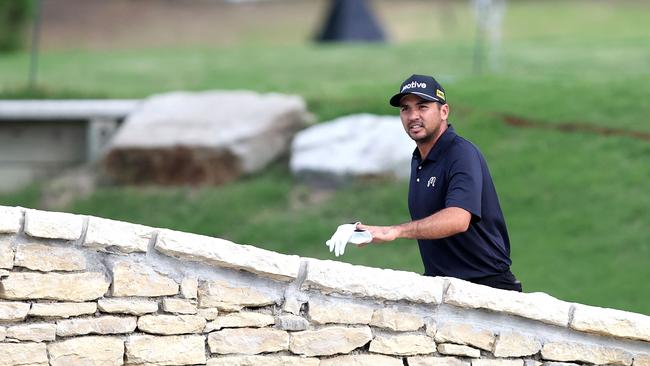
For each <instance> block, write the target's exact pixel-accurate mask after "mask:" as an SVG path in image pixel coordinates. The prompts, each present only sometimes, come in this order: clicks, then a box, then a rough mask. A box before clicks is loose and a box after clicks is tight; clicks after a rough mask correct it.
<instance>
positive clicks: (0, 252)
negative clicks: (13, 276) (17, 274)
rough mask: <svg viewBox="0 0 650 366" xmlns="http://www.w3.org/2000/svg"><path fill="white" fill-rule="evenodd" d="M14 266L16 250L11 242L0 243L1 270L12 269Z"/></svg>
mask: <svg viewBox="0 0 650 366" xmlns="http://www.w3.org/2000/svg"><path fill="white" fill-rule="evenodd" d="M13 266H14V250H13V248H12V247H11V243H9V242H0V268H6V269H11V268H13Z"/></svg>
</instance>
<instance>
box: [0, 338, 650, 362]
mask: <svg viewBox="0 0 650 366" xmlns="http://www.w3.org/2000/svg"><path fill="white" fill-rule="evenodd" d="M0 338H2V337H0ZM648 352H650V350H648ZM632 366H650V353H648V354H645V355H642V354H639V355H635V356H634V361H633V362H632Z"/></svg>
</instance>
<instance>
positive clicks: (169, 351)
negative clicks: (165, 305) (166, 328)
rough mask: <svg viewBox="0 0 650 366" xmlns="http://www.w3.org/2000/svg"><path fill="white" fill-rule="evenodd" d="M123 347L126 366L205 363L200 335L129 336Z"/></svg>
mask: <svg viewBox="0 0 650 366" xmlns="http://www.w3.org/2000/svg"><path fill="white" fill-rule="evenodd" d="M125 347H126V364H150V365H194V364H205V362H206V357H205V337H204V336H202V335H185V336H166V337H158V336H149V335H131V336H130V337H129V338H128V339H127V341H126V343H125Z"/></svg>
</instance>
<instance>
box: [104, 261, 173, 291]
mask: <svg viewBox="0 0 650 366" xmlns="http://www.w3.org/2000/svg"><path fill="white" fill-rule="evenodd" d="M177 293H178V284H177V283H176V282H175V281H174V280H173V279H171V278H169V277H167V276H164V275H162V274H160V273H158V272H156V271H155V270H154V269H153V268H151V267H149V266H147V265H144V264H140V263H129V262H117V263H114V264H113V296H145V297H147V296H148V297H153V296H169V295H176V294H177Z"/></svg>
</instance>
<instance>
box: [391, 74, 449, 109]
mask: <svg viewBox="0 0 650 366" xmlns="http://www.w3.org/2000/svg"><path fill="white" fill-rule="evenodd" d="M407 94H415V95H417V96H419V97H420V98H422V99H425V100H430V101H432V102H438V103H440V104H446V103H447V99H446V97H445V89H443V88H442V86H441V85H440V84H438V82H437V81H436V79H434V78H433V77H431V76H426V75H417V74H413V75H411V76H410V77H409V78H408V79H406V80H404V82H403V83H402V85H401V86H400V87H399V93H397V94H395V95H393V97H392V98H390V105H392V106H393V107H399V106H400V104H399V102H400V100H402V97H404V96H405V95H407Z"/></svg>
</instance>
